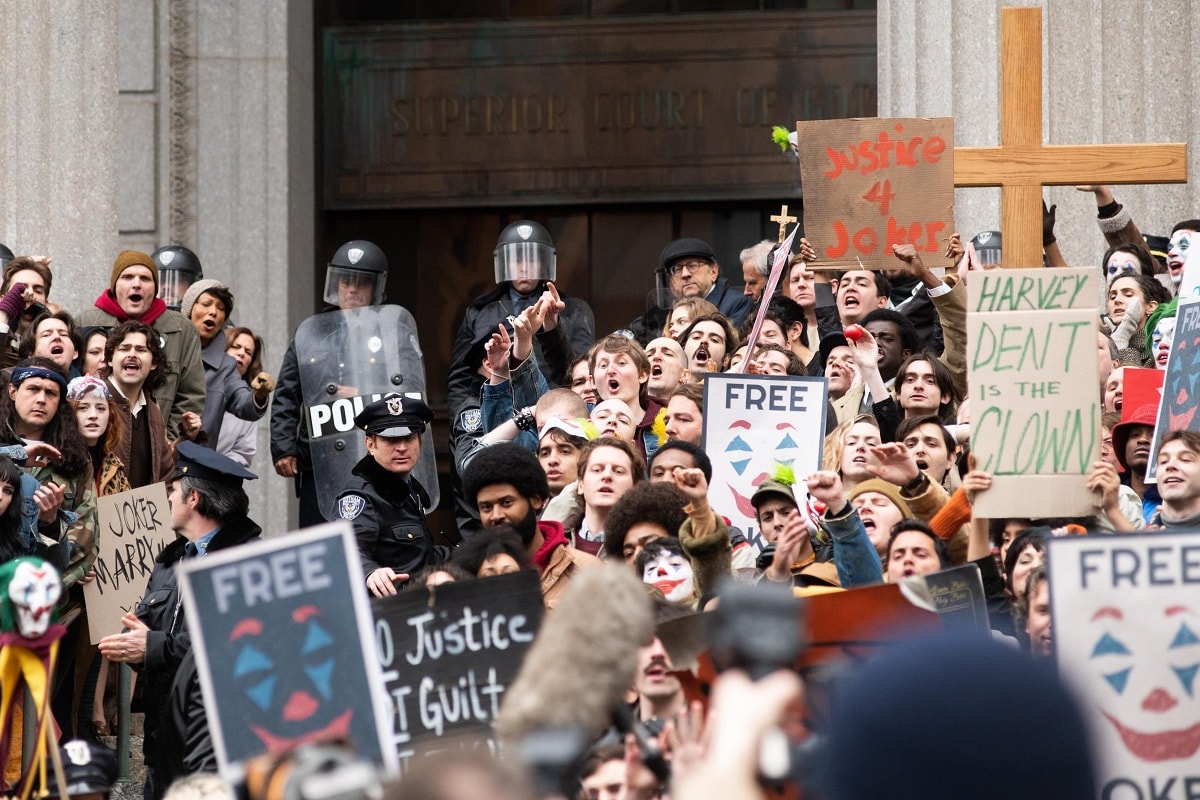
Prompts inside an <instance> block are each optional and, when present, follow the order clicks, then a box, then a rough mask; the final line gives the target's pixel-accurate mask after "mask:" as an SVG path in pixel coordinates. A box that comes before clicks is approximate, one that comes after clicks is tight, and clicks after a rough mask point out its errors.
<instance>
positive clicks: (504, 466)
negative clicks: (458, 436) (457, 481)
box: [462, 443, 550, 507]
mask: <svg viewBox="0 0 1200 800" xmlns="http://www.w3.org/2000/svg"><path fill="white" fill-rule="evenodd" d="M497 483H511V484H512V485H513V488H515V489H516V490H517V491H518V492H520V493H521V496H522V497H524V498H525V499H526V500H530V499H532V498H534V497H540V498H542V499H543V500H546V499H549V497H550V484H549V482H548V481H547V480H546V472H545V470H543V469H542V465H541V464H540V463H538V460H537V456H535V455H534V454H533V453H531V452H529V451H528V450H526V449H525V448H524V447H522V446H521V445H519V444H512V443H504V444H495V445H492V446H491V447H487V448H484V449H483V450H481V451H480V452H479V453H478V454H477V455H476V456H475V457H474V458H472V459H471V463H470V464H468V465H467V468H466V470H464V471H463V475H462V490H463V498H464V499H465V500H466V501H467V502H468V503H470V504H471V506H472V507H474V506H475V502H476V498H477V497H478V495H479V492H480V491H481V490H483V489H485V488H487V487H488V486H491V485H493V484H497Z"/></svg>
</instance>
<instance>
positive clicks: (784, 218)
mask: <svg viewBox="0 0 1200 800" xmlns="http://www.w3.org/2000/svg"><path fill="white" fill-rule="evenodd" d="M795 221H796V218H795V217H789V216H788V213H787V206H784V207H783V208H781V209H779V213H778V214H776V215H775V216H773V217H771V222H778V223H779V243H780V244H783V240H784V239H786V238H787V226H788V225H790V224H791V223H793V222H795Z"/></svg>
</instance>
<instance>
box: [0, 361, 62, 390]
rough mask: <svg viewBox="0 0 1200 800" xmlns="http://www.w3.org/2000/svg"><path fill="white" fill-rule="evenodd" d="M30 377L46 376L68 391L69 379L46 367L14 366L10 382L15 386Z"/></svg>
mask: <svg viewBox="0 0 1200 800" xmlns="http://www.w3.org/2000/svg"><path fill="white" fill-rule="evenodd" d="M30 378H45V379H46V380H48V381H54V382H55V383H57V384H58V388H60V389H62V390H63V391H64V392H66V391H67V379H66V378H64V377H63V376H62V375H60V374H58V373H57V372H55V371H54V370H52V369H46V368H44V367H13V371H12V378H10V379H9V383H11V384H12V385H13V386H20V385H21V384H22V383H24V382H25V381H27V380H29V379H30Z"/></svg>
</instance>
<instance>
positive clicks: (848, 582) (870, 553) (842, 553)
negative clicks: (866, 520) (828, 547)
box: [822, 503, 883, 589]
mask: <svg viewBox="0 0 1200 800" xmlns="http://www.w3.org/2000/svg"><path fill="white" fill-rule="evenodd" d="M822 527H824V528H825V530H826V531H828V532H829V535H830V536H831V537H832V538H833V560H834V563H835V564H837V571H838V580H839V581H841V584H842V588H843V589H853V588H855V587H858V586H873V585H874V584H877V583H883V562H882V561H880V560H879V553H877V552H875V545H873V544H871V539H870V537H868V536H867V529H866V528H864V527H863V524H862V519H861V518H860V517H859V516H858V512H857V511H855V510H854V507H853V506H851V505H850V504H849V503H846V507H845V509H843V513H842V514H841V515H840V516H837V517H831V516H829V512H828V511H826V512H825V517H824V518H823V520H822Z"/></svg>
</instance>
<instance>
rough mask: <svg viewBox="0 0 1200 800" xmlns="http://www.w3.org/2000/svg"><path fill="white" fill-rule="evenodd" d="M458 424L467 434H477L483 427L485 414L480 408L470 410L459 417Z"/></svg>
mask: <svg viewBox="0 0 1200 800" xmlns="http://www.w3.org/2000/svg"><path fill="white" fill-rule="evenodd" d="M458 422H459V424H460V425H462V428H463V430H464V431H466V432H467V433H476V432H478V431H479V429H480V428H481V427H482V426H483V412H481V411H480V410H479V409H478V408H468V409H467V410H466V411H464V412H462V413H461V414H459V415H458Z"/></svg>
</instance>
